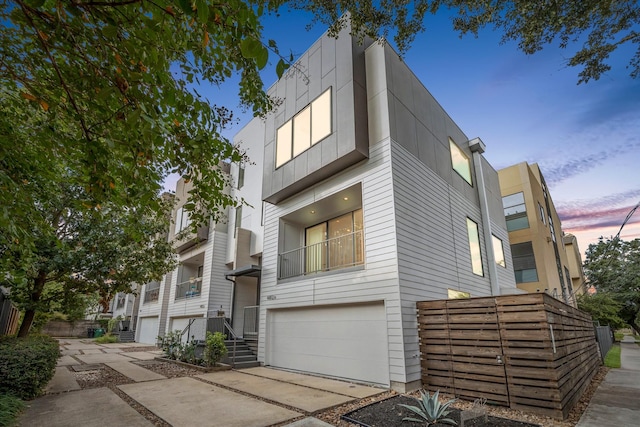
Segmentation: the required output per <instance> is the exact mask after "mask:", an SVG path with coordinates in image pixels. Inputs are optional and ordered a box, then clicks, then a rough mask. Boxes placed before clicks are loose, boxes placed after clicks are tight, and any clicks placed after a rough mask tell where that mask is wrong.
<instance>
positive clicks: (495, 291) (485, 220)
mask: <svg viewBox="0 0 640 427" xmlns="http://www.w3.org/2000/svg"><path fill="white" fill-rule="evenodd" d="M485 148H486V146H485V145H484V143H483V142H482V140H481V139H480V138H473V139H472V140H470V141H469V149H470V150H471V152H472V153H473V167H474V169H475V171H476V181H477V187H478V198H479V199H480V214H481V216H482V228H484V246H485V247H486V248H487V260H488V261H489V282H490V283H491V295H493V296H498V295H500V284H499V283H498V268H497V265H496V260H495V255H494V254H495V252H494V251H493V238H492V236H493V232H492V231H491V216H490V215H489V203H488V202H487V189H486V187H485V182H484V172H483V171H482V157H481V156H480V155H481V154H482V153H484V150H485Z"/></svg>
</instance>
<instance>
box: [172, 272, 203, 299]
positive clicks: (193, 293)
mask: <svg viewBox="0 0 640 427" xmlns="http://www.w3.org/2000/svg"><path fill="white" fill-rule="evenodd" d="M201 291H202V277H197V278H195V279H191V280H187V281H186V282H182V283H179V284H177V285H176V300H179V299H182V298H195V297H199V296H200V292H201Z"/></svg>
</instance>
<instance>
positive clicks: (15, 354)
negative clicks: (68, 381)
mask: <svg viewBox="0 0 640 427" xmlns="http://www.w3.org/2000/svg"><path fill="white" fill-rule="evenodd" d="M58 357H60V350H59V347H58V342H57V341H56V340H54V339H53V338H51V337H48V336H44V335H36V336H29V337H28V338H14V337H7V338H2V339H0V394H13V395H15V396H17V397H19V398H21V399H31V398H34V397H36V396H38V395H40V394H41V393H42V390H43V389H44V387H45V386H46V385H47V383H48V382H49V380H50V379H51V378H53V374H54V373H55V368H56V362H57V360H58Z"/></svg>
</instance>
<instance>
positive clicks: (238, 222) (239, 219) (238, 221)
mask: <svg viewBox="0 0 640 427" xmlns="http://www.w3.org/2000/svg"><path fill="white" fill-rule="evenodd" d="M240 227H242V206H238V207H237V208H236V222H235V225H234V227H233V236H234V237H235V236H236V233H237V230H238V228H240Z"/></svg>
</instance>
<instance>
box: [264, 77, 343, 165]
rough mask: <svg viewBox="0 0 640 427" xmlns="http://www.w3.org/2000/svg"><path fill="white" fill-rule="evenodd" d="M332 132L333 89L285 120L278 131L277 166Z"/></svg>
mask: <svg viewBox="0 0 640 427" xmlns="http://www.w3.org/2000/svg"><path fill="white" fill-rule="evenodd" d="M330 134H331V89H327V90H326V91H324V93H323V94H322V95H320V96H319V97H317V98H316V99H315V100H314V101H313V102H311V104H309V105H307V106H306V107H305V108H303V109H302V110H301V111H300V112H299V113H298V114H296V115H295V116H293V118H291V119H290V120H288V121H287V122H285V123H284V124H283V125H282V126H281V127H280V128H278V130H277V132H276V168H279V167H280V166H282V165H283V164H285V163H287V162H288V161H289V160H291V159H293V158H294V157H296V156H297V155H299V154H300V153H303V152H304V151H306V150H308V149H309V148H310V147H311V146H312V145H314V144H316V143H318V142H320V141H321V140H322V139H324V138H326V137H327V136H329V135H330Z"/></svg>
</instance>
